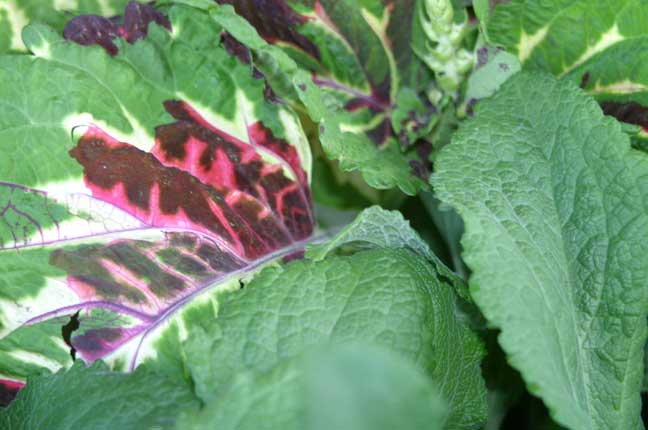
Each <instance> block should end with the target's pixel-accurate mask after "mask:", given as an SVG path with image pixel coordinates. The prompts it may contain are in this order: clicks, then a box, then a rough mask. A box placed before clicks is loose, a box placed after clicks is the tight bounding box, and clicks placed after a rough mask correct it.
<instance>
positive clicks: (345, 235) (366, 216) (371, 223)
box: [306, 206, 470, 300]
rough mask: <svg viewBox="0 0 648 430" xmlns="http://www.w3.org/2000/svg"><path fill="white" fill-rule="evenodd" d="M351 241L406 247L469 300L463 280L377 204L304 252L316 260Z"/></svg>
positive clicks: (392, 213)
mask: <svg viewBox="0 0 648 430" xmlns="http://www.w3.org/2000/svg"><path fill="white" fill-rule="evenodd" d="M351 245H359V246H360V247H371V248H404V249H409V250H411V251H413V252H415V253H417V254H419V255H420V256H422V257H423V258H425V259H427V260H428V261H429V262H430V263H432V264H433V265H434V267H435V268H436V270H437V272H438V274H439V276H442V277H443V278H444V280H445V281H446V282H449V283H451V284H452V285H453V286H454V287H455V289H456V290H457V292H458V293H459V294H460V295H461V297H463V298H464V299H467V300H470V296H469V295H468V291H467V286H466V285H465V283H464V282H463V280H462V279H461V278H460V277H459V276H457V275H456V274H455V273H453V272H452V271H451V270H450V269H448V267H447V266H446V265H445V264H443V262H442V261H441V260H440V259H439V257H437V256H436V255H435V254H434V253H433V252H432V250H431V249H430V247H429V246H428V244H427V243H425V242H424V241H423V239H421V237H420V236H419V235H418V233H417V232H416V231H415V230H414V229H412V227H411V226H410V224H409V222H408V221H406V220H405V219H404V218H403V215H401V213H400V212H398V211H386V210H384V209H382V208H380V207H379V206H372V207H370V208H369V209H365V210H364V211H363V212H362V213H360V215H359V216H358V217H357V218H356V219H355V221H354V222H352V223H350V224H349V225H348V226H346V227H345V228H344V230H342V231H341V232H340V233H339V234H338V235H337V236H336V237H335V238H333V239H332V240H331V241H329V242H327V243H325V244H322V245H312V246H309V247H308V249H307V251H306V256H307V257H308V258H311V259H313V260H315V261H319V260H322V259H323V258H324V257H326V256H327V255H328V254H330V253H331V252H332V251H333V250H335V249H337V248H340V247H344V246H351Z"/></svg>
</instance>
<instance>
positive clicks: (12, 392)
mask: <svg viewBox="0 0 648 430" xmlns="http://www.w3.org/2000/svg"><path fill="white" fill-rule="evenodd" d="M24 385H25V384H24V383H23V382H20V381H12V380H10V379H0V407H4V406H7V405H8V404H9V403H11V402H12V401H13V399H14V398H15V397H16V394H18V391H20V389H21V388H22V387H23V386H24Z"/></svg>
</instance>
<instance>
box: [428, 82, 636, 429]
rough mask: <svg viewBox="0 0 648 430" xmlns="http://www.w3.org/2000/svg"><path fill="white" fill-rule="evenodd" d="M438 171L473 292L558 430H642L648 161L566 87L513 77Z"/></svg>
mask: <svg viewBox="0 0 648 430" xmlns="http://www.w3.org/2000/svg"><path fill="white" fill-rule="evenodd" d="M437 168H438V170H437V173H435V175H433V178H432V183H433V185H434V188H435V190H436V191H437V194H438V196H439V198H440V199H441V200H442V201H444V202H446V203H448V204H450V205H452V206H453V207H455V208H456V209H457V211H458V213H459V214H460V215H461V217H462V218H463V220H464V222H465V234H464V236H463V239H462V245H463V248H464V253H463V256H464V259H465V261H466V264H467V265H468V267H469V268H470V269H471V270H472V276H471V278H470V282H469V284H470V292H471V295H472V297H473V299H474V300H475V303H476V304H477V305H478V306H479V307H480V309H481V310H482V312H483V313H484V316H485V317H486V318H487V319H488V321H489V322H490V323H491V324H493V325H494V326H495V327H497V328H499V329H500V330H501V334H500V335H499V342H500V344H501V346H502V348H503V350H504V351H505V352H506V353H507V355H508V359H509V362H510V363H511V365H512V366H513V367H515V368H516V369H518V370H519V371H520V372H521V375H522V377H523V378H524V380H525V382H526V384H527V388H528V389H529V390H530V391H531V392H532V393H533V394H536V395H538V396H540V397H541V398H542V400H543V401H544V402H545V404H546V405H547V406H548V407H549V410H550V412H551V414H552V416H553V417H554V418H555V420H556V421H557V422H558V423H560V424H562V425H564V426H566V427H568V428H571V429H613V428H624V429H637V428H642V425H641V418H640V411H641V399H640V388H641V383H642V376H643V375H642V373H643V354H644V345H645V341H646V332H647V331H646V314H647V309H648V294H647V292H648V290H647V289H646V279H648V257H647V255H648V254H647V251H648V246H647V244H648V241H647V240H646V228H647V227H648V211H647V207H646V201H647V200H646V190H647V187H648V184H647V183H646V179H647V178H648V158H647V156H646V155H645V154H643V153H641V152H640V151H636V150H634V149H631V147H630V142H629V139H628V136H627V135H625V134H624V133H623V132H622V131H621V127H620V126H619V123H618V122H617V121H615V120H613V119H611V118H609V117H604V115H603V114H602V112H601V110H600V108H599V107H598V106H597V104H596V102H595V101H594V100H592V98H591V97H589V96H587V95H586V94H584V93H583V92H582V91H580V90H579V89H578V88H577V87H576V85H573V84H572V83H569V82H563V81H558V80H556V79H555V78H553V77H551V76H549V75H546V74H539V73H529V72H521V73H518V74H517V75H516V76H513V77H512V78H511V79H510V80H509V81H508V82H506V83H505V84H504V85H503V86H502V89H501V90H500V91H498V92H497V93H496V94H495V95H494V96H493V97H491V98H490V99H487V100H484V101H483V102H480V104H479V105H478V110H477V112H476V114H475V117H474V118H473V119H472V120H470V121H467V122H466V123H465V125H464V126H462V127H461V128H460V129H459V131H458V132H457V134H455V138H454V140H453V142H452V144H450V145H448V146H447V147H445V148H444V149H443V150H442V151H441V153H440V155H439V158H438V162H437Z"/></svg>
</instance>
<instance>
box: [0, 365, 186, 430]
mask: <svg viewBox="0 0 648 430" xmlns="http://www.w3.org/2000/svg"><path fill="white" fill-rule="evenodd" d="M198 405H199V402H198V401H197V399H196V398H195V397H194V396H193V393H192V392H191V390H190V389H189V387H186V386H182V385H177V384H174V383H173V382H171V381H170V380H168V379H166V378H165V377H164V375H160V374H157V373H154V372H151V371H150V370H147V369H144V368H142V369H138V370H136V371H135V372H133V373H131V374H121V373H117V372H109V371H108V368H107V367H106V366H105V364H103V363H100V362H97V363H96V364H94V365H93V366H91V367H88V368H85V365H84V364H82V363H77V364H76V365H75V366H74V367H72V369H70V370H69V371H67V372H64V371H61V372H59V373H57V374H55V375H44V376H37V377H33V378H31V377H30V378H29V383H28V384H27V386H26V388H25V389H23V390H21V391H20V393H19V395H18V398H17V399H16V400H15V401H14V402H13V403H12V404H11V405H10V406H9V408H7V409H5V410H2V411H1V412H0V428H2V429H12V430H31V429H48V430H76V429H78V428H79V427H83V428H88V429H94V430H109V429H115V428H118V429H124V430H141V429H153V428H155V429H174V428H175V421H176V417H177V415H178V413H179V411H181V410H185V409H189V408H196V407H197V406H198Z"/></svg>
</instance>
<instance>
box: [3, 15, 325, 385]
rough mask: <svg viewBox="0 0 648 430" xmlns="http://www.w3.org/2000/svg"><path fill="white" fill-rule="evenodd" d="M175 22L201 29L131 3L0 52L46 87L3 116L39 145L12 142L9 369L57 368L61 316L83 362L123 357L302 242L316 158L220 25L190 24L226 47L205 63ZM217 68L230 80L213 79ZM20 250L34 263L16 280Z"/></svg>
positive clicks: (10, 67) (6, 221) (309, 228)
mask: <svg viewBox="0 0 648 430" xmlns="http://www.w3.org/2000/svg"><path fill="white" fill-rule="evenodd" d="M171 18H172V19H173V20H174V23H175V27H176V28H178V27H180V28H182V26H183V23H187V22H188V21H189V20H191V21H194V22H193V27H194V30H188V32H187V31H181V30H177V29H176V30H175V33H174V34H175V36H176V37H174V38H172V37H171V35H170V32H171V31H173V27H172V24H171V21H170V20H169V18H167V17H166V16H165V15H163V14H162V13H161V12H159V11H157V10H155V9H154V8H152V7H151V6H149V5H141V4H138V3H134V2H133V3H131V4H129V5H128V6H127V8H126V10H125V14H124V17H123V22H122V23H115V22H113V21H111V20H108V19H106V18H102V17H98V16H91V15H90V16H89V15H86V16H80V17H77V18H74V19H72V20H71V21H70V22H69V23H68V24H67V25H66V26H65V30H64V33H63V35H59V34H56V32H54V31H52V30H50V29H49V28H47V27H44V26H36V25H35V26H32V27H29V28H28V29H27V30H26V31H25V42H26V44H27V45H28V46H29V47H30V48H31V49H33V51H34V52H38V54H35V55H34V56H23V57H17V58H9V57H8V58H6V59H5V60H6V63H5V67H4V68H3V70H4V72H5V73H11V74H13V79H15V82H16V84H18V82H19V80H22V79H23V78H24V76H20V75H17V74H15V72H16V71H17V70H19V69H20V68H24V70H25V72H26V73H28V74H29V75H30V78H29V80H30V82H31V84H30V85H32V84H38V83H39V82H40V84H39V85H44V89H45V88H47V92H45V93H44V92H38V91H34V92H33V96H30V95H28V94H23V95H24V96H25V97H26V98H24V99H23V100H24V102H25V104H24V105H23V106H22V107H17V110H15V111H14V112H15V113H16V114H18V117H16V116H12V115H6V116H4V117H3V121H4V124H3V130H5V132H7V133H13V134H14V139H16V140H15V142H18V141H19V140H23V141H33V140H38V141H39V142H42V144H41V145H39V149H38V153H39V154H38V155H36V154H27V153H22V154H21V153H20V151H17V152H14V155H13V156H11V157H9V158H6V159H5V161H4V163H3V177H2V189H3V191H2V194H3V210H2V219H3V226H2V230H1V231H2V234H1V236H0V237H1V239H0V240H1V242H2V249H3V259H2V263H1V264H2V265H3V267H4V269H3V271H4V272H5V273H7V275H8V277H5V278H4V281H5V282H6V283H3V285H6V286H7V288H3V296H4V298H5V300H4V301H3V303H4V305H3V311H2V315H3V318H2V329H3V332H4V336H3V342H2V354H3V359H2V373H3V375H4V376H5V377H13V378H16V379H17V380H19V379H21V378H23V377H24V376H26V375H28V374H30V373H32V372H33V371H34V370H35V369H38V368H40V369H43V368H49V369H52V370H54V369H56V368H57V367H60V366H61V365H63V363H64V362H66V361H67V355H68V353H67V350H68V349H69V347H68V346H67V345H65V344H64V343H61V342H53V339H52V335H54V337H58V333H57V331H59V330H60V327H58V326H60V318H57V317H59V316H69V315H70V314H71V313H72V314H74V313H76V314H75V315H77V316H78V318H77V317H75V324H78V325H79V329H78V330H77V331H75V332H74V334H73V336H72V337H71V338H70V339H66V341H67V342H68V343H69V344H70V345H71V346H72V347H73V348H74V350H75V351H76V353H77V354H78V355H79V356H80V357H82V358H84V359H86V360H88V361H93V360H96V359H98V358H103V359H111V360H113V359H114V360H118V361H120V362H121V365H122V366H124V367H125V368H131V369H132V368H134V367H135V365H136V363H137V362H138V360H141V359H142V355H143V354H144V353H143V351H144V350H145V349H146V348H147V347H146V345H147V344H148V343H150V342H151V340H152V339H153V338H154V337H157V335H153V332H154V331H156V330H158V329H162V331H164V329H163V327H164V325H165V323H166V321H167V320H168V319H169V318H170V317H171V316H172V315H174V314H175V313H176V312H177V311H178V310H179V309H185V308H186V307H183V304H184V303H186V302H189V301H191V298H192V297H194V296H195V295H197V294H199V293H200V292H201V291H202V290H203V289H205V288H206V287H210V288H211V287H213V286H214V285H220V286H224V285H225V284H232V285H234V286H235V287H238V285H239V284H238V282H239V280H240V279H242V278H244V277H245V276H246V273H251V272H252V271H253V270H255V269H257V268H259V267H261V266H263V265H264V264H265V263H267V262H269V261H272V260H274V259H277V258H281V257H290V256H291V255H293V254H294V253H296V252H299V251H300V250H301V249H302V248H303V241H305V240H307V239H309V238H310V237H311V236H312V233H313V228H314V215H313V210H312V204H311V199H310V191H309V186H308V175H309V172H308V171H307V169H308V167H307V166H308V162H309V153H308V148H307V147H306V146H305V145H307V143H306V140H305V137H304V136H303V134H302V132H301V128H300V127H299V123H298V121H297V119H296V117H295V115H294V114H293V113H292V112H291V111H290V110H289V109H286V108H283V107H281V106H276V105H272V104H271V103H269V102H267V101H266V100H265V98H264V92H263V83H262V82H261V81H259V80H258V79H255V78H254V77H253V76H252V74H251V73H250V70H249V68H247V67H245V65H242V64H240V63H239V62H238V60H237V59H236V58H232V57H231V56H230V55H229V54H228V52H227V51H226V50H225V49H224V48H223V47H222V46H220V31H219V30H218V29H217V28H213V30H211V34H210V33H208V32H207V31H203V32H200V33H199V35H200V37H201V38H202V40H201V41H200V42H199V43H203V44H213V45H214V46H215V47H216V48H215V49H217V50H219V51H220V56H219V55H211V54H210V59H206V57H205V55H204V54H203V53H201V51H200V50H197V49H196V47H194V46H192V41H193V39H194V38H195V37H196V36H197V35H196V33H193V31H195V29H196V27H197V26H198V25H199V22H196V21H197V20H198V19H199V18H196V17H192V16H191V14H190V13H189V12H187V10H186V9H182V8H181V9H178V10H177V11H176V12H173V14H172V16H171ZM151 22H154V23H156V26H155V27H154V28H151V30H150V34H149V35H148V37H147V38H146V39H147V40H146V42H145V43H137V44H136V45H134V42H136V41H138V40H140V39H142V38H144V37H145V36H146V35H147V31H148V28H149V23H151ZM80 45H83V46H80ZM87 45H98V47H97V48H87V47H86V46H87ZM112 57H116V58H118V59H119V61H113V59H112ZM155 57H157V59H158V61H157V62H155V63H152V62H151V61H150V60H151V59H152V58H155ZM14 60H15V61H14ZM21 63H22V64H21ZM16 66H18V68H16ZM201 69H202V70H203V71H204V72H206V74H205V75H204V76H203V79H206V80H207V81H205V80H202V79H201V78H200V73H201V72H200V70H201ZM215 74H221V75H223V76H226V75H228V76H231V78H229V79H228V80H227V81H226V82H222V85H219V86H218V87H217V88H214V87H213V86H211V85H209V82H208V80H209V79H211V78H212V77H213V76H214V75H215ZM4 76H5V82H8V81H9V80H11V79H12V77H11V76H10V75H4ZM43 79H45V82H43ZM55 82H58V84H56V86H51V85H50V84H49V83H52V84H54V83H55ZM66 82H67V84H68V85H65V83H66ZM208 87H211V90H210V89H207V88H208ZM5 88H6V89H7V90H9V91H13V90H17V89H18V88H17V87H14V88H13V89H11V88H9V87H5ZM209 92H211V94H208V93H209ZM45 94H46V97H47V99H46V100H43V99H42V96H43V95H45ZM15 95H17V94H7V93H5V94H4V96H5V97H14V96H15ZM52 103H53V104H52ZM55 105H56V106H55ZM194 106H195V107H194ZM197 109H198V110H197ZM23 115H27V116H28V117H29V118H30V119H29V124H24V120H25V118H26V117H25V116H23ZM207 118H209V119H207ZM215 124H217V125H218V126H217V125H215ZM70 132H72V133H73V134H74V137H71V136H70V135H69V133H70ZM18 165H25V166H27V165H29V166H30V167H27V168H25V169H20V170H15V169H13V168H12V167H11V166H18ZM19 261H30V265H33V266H32V269H29V272H28V273H26V274H25V275H26V276H28V279H24V280H23V282H25V283H24V284H23V283H22V282H21V284H20V285H16V286H13V285H11V284H12V283H13V282H14V281H13V279H18V278H20V277H22V276H23V275H20V272H19V271H17V270H16V268H15V267H14V266H15V265H16V264H18V262H19ZM14 277H17V278H14ZM147 338H148V339H147ZM144 355H145V354H144ZM110 357H112V358H110Z"/></svg>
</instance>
